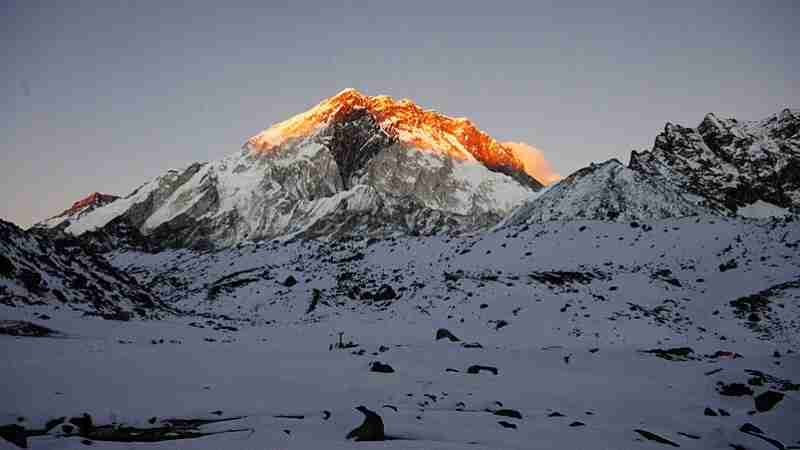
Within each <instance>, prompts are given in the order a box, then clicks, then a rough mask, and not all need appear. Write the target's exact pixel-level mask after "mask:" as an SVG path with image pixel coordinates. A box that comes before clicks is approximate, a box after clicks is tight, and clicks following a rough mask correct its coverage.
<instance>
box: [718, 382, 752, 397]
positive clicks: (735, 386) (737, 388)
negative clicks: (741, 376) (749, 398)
mask: <svg viewBox="0 0 800 450" xmlns="http://www.w3.org/2000/svg"><path fill="white" fill-rule="evenodd" d="M717 391H718V392H719V393H720V395H727V396H729V397H742V396H744V395H753V390H752V389H750V387H748V386H747V385H745V384H742V383H731V384H725V383H721V382H720V383H719V388H718V389H717Z"/></svg>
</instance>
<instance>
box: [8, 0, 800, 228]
mask: <svg viewBox="0 0 800 450" xmlns="http://www.w3.org/2000/svg"><path fill="white" fill-rule="evenodd" d="M162 3H164V4H169V5H171V6H168V7H165V6H163V4H162ZM599 3H600V2H596V1H589V2H584V3H583V4H581V3H574V2H568V1H556V2H534V1H524V2H523V1H520V2H503V1H486V0H481V1H468V0H458V1H433V0H427V1H416V0H403V1H372V2H367V1H361V2H355V1H353V2H340V1H335V0H325V1H319V2H303V1H298V0H292V1H268V0H267V1H265V0H261V1H253V2H233V1H231V2H219V1H192V2H172V1H165V2H161V1H125V2H120V1H114V0H110V1H109V0H103V1H74V2H62V1H52V2H37V1H28V0H26V1H17V2H15V1H13V0H12V1H10V2H9V1H6V2H3V3H2V5H0V11H1V12H2V17H1V18H0V20H2V23H0V39H1V42H2V45H0V55H1V56H0V57H1V58H2V64H0V71H2V72H1V74H2V80H3V83H2V84H0V88H1V89H2V92H1V94H2V98H3V100H4V101H3V102H2V104H0V131H2V137H3V139H2V141H0V149H1V150H0V152H1V154H2V159H0V188H1V190H0V192H2V194H1V195H2V198H1V200H2V201H0V218H3V219H6V220H11V221H14V222H16V223H18V224H21V225H25V226H27V225H29V224H31V223H32V222H34V221H36V220H39V219H42V218H45V217H47V216H49V215H53V214H55V213H57V212H59V211H61V210H63V209H64V208H66V207H67V206H69V204H70V203H71V202H72V201H74V200H77V199H78V198H80V197H82V196H84V195H86V194H87V193H89V192H92V191H101V192H106V193H115V194H121V195H125V194H128V193H129V192H130V191H131V190H132V189H134V188H135V187H136V186H138V185H139V184H141V183H142V182H144V181H146V180H147V179H149V178H151V177H154V176H157V175H159V174H161V173H162V172H164V171H165V170H166V169H169V168H173V167H181V166H184V165H186V164H188V163H191V162H193V161H204V160H210V159H216V158H219V157H221V156H223V155H226V154H228V153H231V152H234V151H237V150H238V148H239V147H240V146H241V144H242V142H243V141H244V140H245V139H247V138H248V137H250V136H251V135H253V134H255V133H257V132H258V131H260V130H262V129H263V128H266V127H267V126H268V125H270V124H271V123H273V122H276V121H280V120H283V119H285V118H287V117H289V116H291V115H293V114H295V113H298V112H301V111H303V110H305V109H306V108H308V107H309V106H311V105H313V104H315V103H317V102H318V101H319V100H321V99H323V98H325V97H328V96H331V95H333V94H335V93H336V92H338V91H340V90H341V89H343V88H345V87H355V88H357V89H359V90H361V91H363V92H365V93H367V94H370V95H377V94H389V95H392V96H395V97H409V98H412V99H413V100H415V101H416V102H417V103H418V104H420V105H421V106H423V107H427V108H434V109H437V110H439V111H442V112H444V113H446V114H449V115H454V116H461V115H464V116H468V117H470V118H471V119H472V120H473V121H474V122H475V123H476V124H477V125H478V126H479V127H480V128H482V129H483V130H485V131H487V132H488V133H490V134H491V135H493V136H494V137H496V138H497V139H498V140H503V141H505V140H514V141H523V142H527V143H529V144H532V145H534V146H536V147H538V148H540V149H541V150H542V151H543V152H544V154H545V156H546V158H547V159H548V160H550V161H551V163H552V164H553V165H554V166H555V168H556V170H557V171H558V172H560V173H561V174H568V173H569V172H572V171H573V170H575V169H578V168H580V167H582V166H584V165H586V164H588V163H589V162H591V161H599V160H604V159H607V158H610V157H617V158H620V159H623V160H624V161H627V157H628V153H629V151H630V150H631V149H634V148H636V149H641V148H645V147H649V146H650V145H651V143H652V141H653V138H654V137H655V135H656V134H657V133H658V132H659V131H660V130H661V129H662V128H663V125H664V123H665V122H667V121H672V122H677V123H682V124H685V125H690V126H695V125H697V123H699V122H700V120H702V118H703V115H704V114H705V113H707V112H711V111H713V112H716V113H719V114H721V115H723V116H736V117H737V118H739V119H744V120H747V119H759V118H762V117H764V116H766V115H768V114H771V113H774V112H776V111H778V110H780V109H781V108H783V107H786V106H791V107H798V106H800V75H799V74H800V55H799V54H798V48H800V46H798V45H797V42H800V32H799V31H798V28H800V27H798V26H797V15H796V11H795V9H796V8H793V5H792V3H793V2H792V1H774V2H770V1H765V2H752V1H748V2H744V1H741V2H739V1H721V2H702V1H692V2H678V1H670V2H664V1H658V2H645V1H629V2H628V1H618V2H608V4H607V5H605V6H600V5H598V4H599ZM229 4H231V5H232V4H235V5H236V6H230V5H229ZM795 6H796V5H795Z"/></svg>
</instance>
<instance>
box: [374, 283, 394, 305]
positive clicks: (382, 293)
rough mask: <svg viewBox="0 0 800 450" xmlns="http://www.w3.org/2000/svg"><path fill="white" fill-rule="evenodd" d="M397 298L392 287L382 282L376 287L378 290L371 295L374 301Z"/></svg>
mask: <svg viewBox="0 0 800 450" xmlns="http://www.w3.org/2000/svg"><path fill="white" fill-rule="evenodd" d="M395 298H397V292H395V291H394V289H392V287H391V286H389V285H388V284H384V285H382V286H381V287H379V288H378V292H376V293H375V295H374V296H373V300H375V301H386V300H394V299H395Z"/></svg>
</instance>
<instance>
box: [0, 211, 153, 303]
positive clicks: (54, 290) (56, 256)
mask: <svg viewBox="0 0 800 450" xmlns="http://www.w3.org/2000/svg"><path fill="white" fill-rule="evenodd" d="M0 303H2V304H4V305H8V306H11V307H20V308H26V307H28V306H30V305H36V304H42V305H56V306H55V307H56V308H69V309H73V310H77V311H83V312H88V313H90V314H99V315H101V316H104V317H109V318H125V317H129V316H131V315H140V316H152V315H157V314H158V313H159V312H164V311H166V309H165V308H164V307H163V305H162V304H161V303H160V302H159V301H157V300H156V299H155V298H154V297H153V296H152V295H151V294H150V292H149V291H148V290H146V289H145V288H143V287H141V286H140V285H139V284H138V283H137V282H136V281H135V280H134V279H133V278H131V277H130V276H128V275H127V274H126V273H125V272H122V271H118V270H116V269H115V268H114V267H112V266H111V265H109V263H108V262H107V261H106V259H105V258H103V257H101V256H98V255H95V254H93V253H92V252H87V251H85V250H84V249H83V248H81V247H80V245H79V243H78V242H77V241H75V240H73V241H69V240H60V241H58V242H53V241H51V240H50V239H48V238H47V237H45V236H39V235H37V234H36V233H32V232H26V231H23V230H21V229H19V228H17V227H16V226H15V225H13V224H10V223H8V222H4V221H0Z"/></svg>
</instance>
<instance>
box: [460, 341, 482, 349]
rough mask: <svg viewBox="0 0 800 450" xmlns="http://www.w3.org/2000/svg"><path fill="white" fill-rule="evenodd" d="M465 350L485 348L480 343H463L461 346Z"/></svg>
mask: <svg viewBox="0 0 800 450" xmlns="http://www.w3.org/2000/svg"><path fill="white" fill-rule="evenodd" d="M461 346H462V347H464V348H483V346H482V345H481V344H480V343H478V342H470V343H466V342H465V343H463V344H461Z"/></svg>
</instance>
